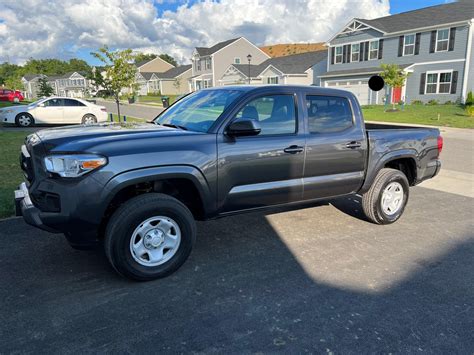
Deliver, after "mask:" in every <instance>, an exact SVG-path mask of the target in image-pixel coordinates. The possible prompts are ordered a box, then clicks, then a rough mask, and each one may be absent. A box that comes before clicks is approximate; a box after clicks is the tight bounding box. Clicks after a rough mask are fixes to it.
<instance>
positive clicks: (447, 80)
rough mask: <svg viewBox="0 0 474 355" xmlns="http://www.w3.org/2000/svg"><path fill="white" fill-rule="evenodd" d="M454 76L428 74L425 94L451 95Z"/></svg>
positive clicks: (450, 73)
mask: <svg viewBox="0 0 474 355" xmlns="http://www.w3.org/2000/svg"><path fill="white" fill-rule="evenodd" d="M452 76H453V75H452V72H440V73H427V74H426V88H425V92H426V93H427V94H449V93H450V92H451V79H452Z"/></svg>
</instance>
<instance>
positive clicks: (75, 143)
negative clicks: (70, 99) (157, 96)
mask: <svg viewBox="0 0 474 355" xmlns="http://www.w3.org/2000/svg"><path fill="white" fill-rule="evenodd" d="M36 134H37V135H38V137H39V139H40V140H41V142H42V144H43V146H44V148H45V150H46V151H50V150H53V149H55V150H57V151H84V150H87V149H89V148H90V147H92V146H97V145H100V144H104V143H112V142H117V141H123V142H124V144H125V143H126V141H131V140H137V139H145V138H152V137H157V136H160V137H169V136H190V135H196V134H203V133H200V132H194V131H185V130H182V129H178V128H172V127H165V126H159V125H156V124H154V123H102V124H95V125H75V126H68V127H58V128H49V129H43V130H41V131H38V132H37V133H36Z"/></svg>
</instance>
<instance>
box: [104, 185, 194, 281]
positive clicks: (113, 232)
mask: <svg viewBox="0 0 474 355" xmlns="http://www.w3.org/2000/svg"><path fill="white" fill-rule="evenodd" d="M154 216H165V217H169V218H172V219H173V220H174V221H175V222H176V223H177V224H178V226H179V229H180V232H181V242H180V244H179V246H178V247H177V249H176V252H175V254H174V255H173V256H172V257H171V259H169V260H168V261H166V262H165V263H163V264H161V265H157V266H144V265H142V264H140V263H138V262H137V261H136V259H134V256H132V252H131V250H130V248H131V247H130V240H131V238H132V235H133V233H134V231H135V229H136V228H137V227H138V226H139V225H140V224H142V223H143V222H144V221H146V220H147V219H148V218H151V217H154ZM195 240H196V224H195V221H194V218H193V215H192V213H191V212H190V211H189V209H188V208H187V207H186V206H185V205H184V204H182V203H181V202H180V201H178V200H177V199H175V198H173V197H171V196H168V195H164V194H159V193H148V194H144V195H140V196H137V197H134V198H132V199H130V200H129V201H127V202H126V203H124V204H123V205H122V206H120V208H119V209H118V210H117V211H116V212H115V213H114V214H113V215H112V217H111V218H110V220H109V222H108V224H107V228H106V231H105V240H104V248H105V254H106V255H107V258H108V259H109V261H110V263H111V264H112V266H113V267H114V269H115V270H116V271H117V272H118V273H119V274H121V275H123V276H125V277H128V278H130V279H133V280H137V281H149V280H154V279H159V278H163V277H166V276H168V275H170V274H171V273H173V272H174V271H176V270H177V269H179V268H180V267H181V265H183V263H184V262H185V261H186V259H187V258H188V256H189V254H190V253H191V250H192V248H193V245H194V242H195Z"/></svg>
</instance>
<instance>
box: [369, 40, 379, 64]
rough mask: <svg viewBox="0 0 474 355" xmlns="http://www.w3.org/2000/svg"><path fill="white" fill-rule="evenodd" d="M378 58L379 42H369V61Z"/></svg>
mask: <svg viewBox="0 0 474 355" xmlns="http://www.w3.org/2000/svg"><path fill="white" fill-rule="evenodd" d="M378 58H379V41H372V42H370V50H369V59H370V60H373V59H378Z"/></svg>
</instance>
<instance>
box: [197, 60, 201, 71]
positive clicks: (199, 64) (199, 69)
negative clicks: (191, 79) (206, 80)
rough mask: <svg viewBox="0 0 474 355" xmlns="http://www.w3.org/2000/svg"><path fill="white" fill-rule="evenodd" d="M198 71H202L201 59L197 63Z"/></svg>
mask: <svg viewBox="0 0 474 355" xmlns="http://www.w3.org/2000/svg"><path fill="white" fill-rule="evenodd" d="M197 70H198V71H201V60H200V59H199V60H198V61H197Z"/></svg>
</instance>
